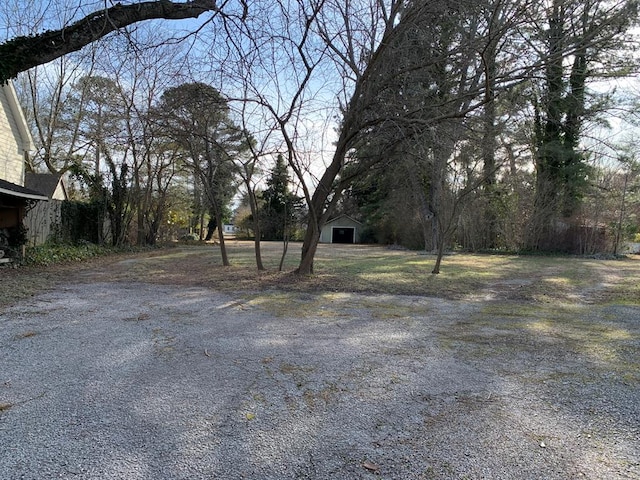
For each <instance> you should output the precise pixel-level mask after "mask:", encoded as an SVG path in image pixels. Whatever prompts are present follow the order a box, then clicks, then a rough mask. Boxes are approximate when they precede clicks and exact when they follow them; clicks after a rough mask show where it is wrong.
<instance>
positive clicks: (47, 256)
mask: <svg viewBox="0 0 640 480" xmlns="http://www.w3.org/2000/svg"><path fill="white" fill-rule="evenodd" d="M109 253H114V249H112V248H108V247H101V246H99V245H95V244H93V243H88V242H87V243H84V244H82V245H53V244H47V245H39V246H36V247H27V249H26V252H25V256H24V259H23V263H24V264H26V265H38V266H47V265H52V264H55V263H66V262H77V261H81V260H87V259H89V258H94V257H97V256H101V255H107V254H109Z"/></svg>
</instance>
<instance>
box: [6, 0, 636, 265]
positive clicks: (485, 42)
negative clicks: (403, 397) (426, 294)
mask: <svg viewBox="0 0 640 480" xmlns="http://www.w3.org/2000/svg"><path fill="white" fill-rule="evenodd" d="M147 3H150V4H159V3H166V4H173V3H175V2H147ZM267 3H268V2H254V3H252V4H251V5H247V4H246V3H245V2H238V3H236V4H233V3H232V2H230V3H226V4H225V5H224V7H221V8H217V7H215V6H214V5H213V4H211V2H204V1H200V2H198V1H194V2H186V3H185V4H180V5H181V8H182V10H180V11H181V14H180V15H182V16H183V17H185V16H186V14H184V9H190V7H193V8H197V9H198V10H191V11H190V12H189V14H190V15H192V16H194V17H198V16H199V15H201V14H203V13H204V15H205V16H206V15H208V16H207V17H206V18H205V19H204V20H203V21H201V22H200V23H199V24H198V25H197V26H190V27H188V29H190V30H188V31H185V32H184V33H183V34H180V35H177V36H176V38H174V40H178V39H180V40H181V41H180V42H178V41H171V40H167V38H166V37H164V38H162V37H161V36H158V32H156V31H154V30H153V29H148V30H145V29H144V28H142V27H141V25H143V24H138V23H137V22H139V20H142V18H139V17H136V16H132V17H128V16H127V15H123V14H122V12H120V11H118V13H119V16H118V17H117V18H118V19H119V20H118V22H119V23H114V22H110V23H109V28H106V27H105V29H104V31H100V30H99V29H96V28H94V27H95V19H96V14H97V13H96V12H93V13H91V14H90V15H87V16H85V17H84V18H81V19H79V20H77V21H76V22H75V23H73V27H74V28H76V29H80V30H82V28H83V27H84V26H86V25H88V23H86V24H85V23H83V22H94V23H92V25H93V26H94V27H92V30H91V31H92V32H93V34H92V36H91V37H82V38H81V43H82V42H85V48H84V49H83V50H81V51H80V53H77V54H71V55H66V56H64V57H62V55H63V54H67V53H68V52H69V51H72V50H70V49H69V48H70V47H65V48H62V47H60V49H59V50H58V51H57V54H59V55H58V56H59V57H61V58H60V59H58V60H56V62H57V63H53V64H51V63H50V64H49V65H47V66H46V68H43V67H37V68H31V67H33V65H34V64H38V63H42V61H44V60H42V61H41V60H38V59H37V58H36V60H33V59H31V60H29V62H27V61H26V60H25V62H24V63H23V64H22V65H21V64H20V57H17V56H12V57H11V58H12V61H11V62H8V63H5V62H4V61H3V63H2V64H0V67H1V68H0V70H2V72H1V73H2V75H3V76H2V78H3V79H6V78H10V77H13V76H15V75H16V74H17V72H21V71H24V73H22V74H21V76H20V78H19V80H20V81H22V85H23V88H22V91H23V93H24V94H25V96H24V98H25V99H26V101H27V102H28V104H29V105H30V107H31V108H30V109H29V111H30V112H31V119H32V121H33V122H34V127H35V129H36V131H37V139H38V143H39V147H40V150H39V152H38V156H37V157H36V158H35V159H34V165H33V168H42V166H45V167H46V168H47V169H48V170H49V171H52V172H53V171H67V170H68V171H71V172H73V173H74V174H75V175H77V176H78V178H82V179H83V181H84V182H85V184H86V185H87V187H88V189H89V191H90V192H92V193H91V195H92V198H95V199H98V200H100V201H101V202H102V203H103V204H104V206H105V207H104V208H105V211H106V213H107V214H108V217H109V219H110V222H111V225H112V228H111V230H112V232H113V238H114V241H118V242H120V241H126V240H127V235H128V232H129V231H130V230H131V228H130V225H135V226H136V229H135V230H136V231H137V236H136V239H137V241H139V242H141V241H142V242H147V243H152V242H153V241H155V239H157V236H158V229H159V226H160V225H161V224H163V222H166V221H167V219H168V218H170V216H171V214H172V210H171V209H170V208H169V205H168V204H167V199H168V198H171V199H172V200H171V201H172V202H177V199H178V198H179V195H178V194H176V195H173V196H171V195H169V192H171V191H174V192H176V191H177V190H182V191H183V192H184V191H185V188H184V187H185V186H187V185H189V182H191V186H190V191H191V194H190V195H191V197H192V198H193V199H195V198H200V199H201V200H200V201H201V205H202V208H203V209H204V210H206V212H207V217H209V218H211V219H212V225H217V226H220V225H221V224H222V221H223V219H224V215H225V206H227V205H228V204H229V200H230V198H232V197H233V196H234V195H235V194H236V193H237V192H238V189H241V190H242V191H243V192H244V197H245V204H246V205H247V206H248V209H249V212H250V213H249V214H248V215H247V221H250V222H253V223H252V224H253V227H252V230H253V232H254V233H255V237H256V262H257V265H258V268H263V266H262V262H261V258H260V253H259V240H260V238H261V237H262V236H263V234H265V233H267V235H268V236H269V237H271V236H273V237H274V238H289V233H288V232H289V230H288V228H289V227H288V226H287V225H289V226H290V225H291V222H292V220H293V219H294V218H299V217H300V208H299V203H300V202H299V201H298V200H296V199H294V197H295V195H293V194H292V193H291V192H290V191H289V190H288V185H287V184H288V182H287V181H284V189H283V179H286V178H287V173H286V170H287V168H288V169H290V171H291V172H292V175H293V179H294V183H295V185H296V191H298V192H299V193H300V199H302V200H304V204H305V209H304V217H305V218H304V222H305V224H306V230H305V232H304V235H303V239H302V240H303V244H302V257H301V261H300V265H299V267H298V272H300V273H311V272H312V271H313V258H314V255H315V251H316V248H317V245H318V241H319V236H320V230H321V229H322V226H323V225H324V224H325V223H326V222H327V220H329V219H330V218H331V217H332V216H335V215H337V214H338V213H348V214H349V215H351V216H353V217H355V218H357V219H359V220H361V221H362V222H363V223H364V224H365V226H366V232H365V233H366V236H367V237H368V238H369V239H370V240H372V241H377V242H380V243H399V244H402V245H405V246H409V247H412V248H423V249H426V250H430V251H434V252H437V253H438V254H439V255H438V257H437V259H438V260H437V262H436V266H435V268H434V272H435V273H437V272H439V265H440V260H441V258H442V254H443V253H444V251H445V250H446V249H447V248H450V247H451V246H453V245H457V246H461V247H463V248H466V249H469V250H476V251H477V250H508V251H564V252H571V253H595V252H604V251H608V252H611V251H612V252H614V253H617V251H618V250H619V248H620V242H621V241H622V240H623V239H628V238H631V237H632V236H633V235H634V234H637V233H638V213H639V212H638V205H639V203H640V202H639V199H638V184H639V179H638V162H637V160H636V157H635V152H634V149H633V147H634V144H633V142H632V141H629V140H628V139H627V142H626V144H624V143H623V144H610V143H609V144H608V143H607V142H605V141H602V138H600V139H598V138H596V137H597V135H594V132H595V131H596V128H601V129H602V128H605V126H606V124H607V123H608V122H610V121H611V119H612V118H613V115H614V113H615V112H616V111H622V110H624V111H625V112H626V113H625V117H626V118H625V120H626V121H627V122H628V124H629V125H632V123H633V116H634V112H635V110H634V99H633V98H621V96H619V95H616V94H615V92H614V91H613V90H611V89H607V88H604V86H605V85H608V84H610V83H611V82H612V80H614V79H622V78H633V77H634V75H635V73H636V70H637V68H636V67H637V59H636V58H635V57H634V55H633V52H634V47H635V42H636V38H635V37H634V36H633V32H634V30H633V27H634V26H635V25H636V23H637V13H638V12H637V2H635V1H628V0H617V1H613V2H611V1H604V0H588V1H576V0H546V1H544V2H533V1H530V0H483V1H480V2H478V1H471V0H454V1H445V0H436V1H429V2H425V1H399V0H386V1H385V0H362V1H349V2H338V1H333V0H318V1H313V2H302V1H300V2H276V3H275V4H274V3H273V2H270V3H269V4H267ZM188 7H189V8H188ZM127 8H128V6H127ZM153 11H154V12H156V13H154V15H156V16H157V17H160V18H162V17H163V14H162V12H161V11H160V13H157V12H158V11H157V10H153ZM168 11H170V12H173V11H172V10H168ZM100 12H101V13H100V15H101V16H100V18H102V19H104V18H108V17H109V15H111V13H112V12H111V10H110V9H108V10H104V11H100ZM205 12H209V13H205ZM172 15H173V16H172ZM145 18H151V17H150V16H147V17H145ZM164 18H176V17H175V13H171V15H169V14H168V15H166V16H165V17H164ZM122 19H126V20H122ZM127 22H128V23H127ZM114 25H116V26H117V27H118V30H117V32H118V34H117V35H116V36H113V34H111V35H107V34H109V33H110V32H112V31H113V28H111V27H113V26H114ZM127 25H130V26H127ZM60 31H64V28H63V29H62V30H60ZM18 33H20V32H16V35H15V37H14V38H12V39H11V40H10V41H8V42H6V43H5V44H4V45H0V49H5V50H6V49H8V50H7V51H10V52H15V53H19V52H23V51H25V50H24V49H25V48H31V49H33V48H37V46H38V45H40V43H41V42H42V41H46V40H43V38H42V36H41V35H33V36H25V35H19V34H18ZM53 34H56V32H53V33H51V32H49V34H48V35H53ZM103 35H107V36H106V37H104V38H103V39H102V40H98V39H99V38H102V37H103ZM177 37H181V38H177ZM47 38H49V37H47ZM56 38H57V37H56ZM74 38H75V40H74V41H76V40H77V37H74ZM62 43H63V44H64V41H62ZM18 44H19V45H20V48H21V49H23V50H20V51H19V52H18V50H16V49H17V47H16V45H18ZM77 46H78V45H77V44H75V45H74V48H75V47H77ZM54 50H55V49H54ZM29 51H32V50H29ZM55 55H56V54H54V55H53V57H55ZM50 59H51V58H50V57H47V58H46V60H50ZM125 60H126V61H125ZM34 62H35V63H34ZM605 82H606V83H605ZM323 122H324V123H323ZM319 123H320V124H323V127H322V132H321V133H320V134H319V133H318V131H317V130H316V128H317V127H316V126H317V125H318V124H319ZM327 125H329V127H328V128H327ZM332 127H333V128H334V129H335V134H333V135H328V134H327V132H331V128H332ZM323 135H324V136H323ZM328 136H329V137H331V138H330V139H329V138H328ZM600 137H602V135H600ZM327 145H330V147H327ZM319 159H322V162H319ZM36 163H37V164H36ZM319 164H321V167H318V165H319ZM88 165H90V167H88ZM285 165H286V167H287V168H284V167H285ZM269 171H273V175H272V176H271V177H270V179H269V181H268V182H267V183H266V184H265V172H269ZM276 172H277V173H276ZM265 185H266V187H265ZM276 187H277V188H279V189H280V192H279V193H276V192H275V189H276ZM261 190H264V192H262V193H261ZM282 192H285V193H282ZM285 197H286V198H285ZM133 198H135V202H133V203H135V205H133V203H132V199H133ZM276 199H277V200H276ZM274 202H276V203H274ZM283 209H284V210H290V211H289V212H288V213H287V215H285V216H284V217H283V216H282V215H283ZM293 210H295V212H294V211H293ZM269 215H272V219H271V220H273V219H277V220H275V222H276V223H278V225H274V224H273V221H270V220H269V221H265V220H262V221H260V218H263V219H264V218H269ZM200 216H201V218H204V216H203V215H202V214H201V215H200ZM134 217H135V218H134ZM219 241H220V244H221V250H222V252H223V259H224V262H225V264H227V263H228V262H229V260H228V258H226V256H225V253H224V252H225V249H224V238H223V236H221V237H220V238H219Z"/></svg>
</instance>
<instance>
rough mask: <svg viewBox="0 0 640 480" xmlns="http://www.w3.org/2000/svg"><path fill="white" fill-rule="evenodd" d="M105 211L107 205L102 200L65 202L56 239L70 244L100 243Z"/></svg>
mask: <svg viewBox="0 0 640 480" xmlns="http://www.w3.org/2000/svg"><path fill="white" fill-rule="evenodd" d="M104 212H105V205H104V202H103V201H100V200H94V201H91V202H80V201H65V202H63V203H62V210H61V223H60V225H59V226H58V231H57V232H56V233H55V234H54V239H55V240H56V241H57V242H58V243H63V244H70V245H75V244H78V243H82V242H89V243H94V244H99V243H100V234H99V232H100V229H101V228H102V222H103V219H104Z"/></svg>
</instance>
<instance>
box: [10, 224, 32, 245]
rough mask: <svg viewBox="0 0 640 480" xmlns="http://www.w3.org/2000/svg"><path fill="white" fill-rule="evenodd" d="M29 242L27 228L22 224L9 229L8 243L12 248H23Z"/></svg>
mask: <svg viewBox="0 0 640 480" xmlns="http://www.w3.org/2000/svg"><path fill="white" fill-rule="evenodd" d="M27 240H28V238H27V228H26V227H25V226H24V225H23V224H22V223H21V224H20V225H18V226H17V227H13V228H10V229H9V238H8V243H9V246H10V247H13V248H19V247H22V246H23V245H26V244H27Z"/></svg>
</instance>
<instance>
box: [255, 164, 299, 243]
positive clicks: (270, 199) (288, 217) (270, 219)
mask: <svg viewBox="0 0 640 480" xmlns="http://www.w3.org/2000/svg"><path fill="white" fill-rule="evenodd" d="M261 200H262V202H261V206H260V213H259V218H260V222H261V233H262V239H263V240H283V239H285V238H291V237H292V235H291V233H292V231H293V230H295V228H292V227H295V226H296V223H298V222H297V221H296V219H297V218H298V217H299V216H300V213H301V212H302V199H301V198H300V197H298V196H296V195H294V194H293V193H292V192H291V191H290V190H289V174H288V172H287V164H286V163H285V161H284V158H283V157H282V155H278V158H277V160H276V164H275V166H274V168H273V170H272V171H271V176H270V177H269V178H268V179H267V188H266V189H265V190H264V191H263V192H262V194H261Z"/></svg>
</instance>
